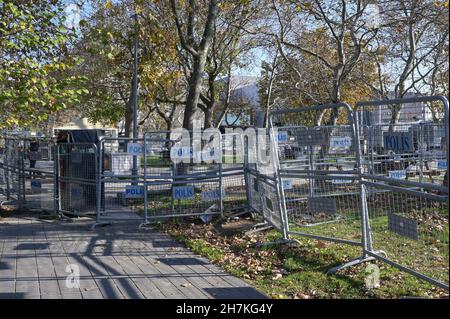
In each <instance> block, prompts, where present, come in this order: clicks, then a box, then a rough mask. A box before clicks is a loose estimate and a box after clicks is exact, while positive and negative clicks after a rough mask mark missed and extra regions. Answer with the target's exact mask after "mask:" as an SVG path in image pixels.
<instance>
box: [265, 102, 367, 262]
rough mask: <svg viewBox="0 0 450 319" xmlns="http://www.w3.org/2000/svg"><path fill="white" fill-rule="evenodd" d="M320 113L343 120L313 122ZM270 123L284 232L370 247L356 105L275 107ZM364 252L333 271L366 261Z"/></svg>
mask: <svg viewBox="0 0 450 319" xmlns="http://www.w3.org/2000/svg"><path fill="white" fill-rule="evenodd" d="M321 113H322V115H323V114H325V115H327V114H334V115H335V116H339V117H338V119H337V120H338V123H339V124H336V125H331V126H329V125H324V126H317V125H315V119H316V118H317V117H318V116H320V114H321ZM269 122H270V128H271V130H272V132H273V135H274V136H275V137H276V143H275V147H274V150H275V153H276V163H275V164H276V165H275V166H276V168H277V172H276V175H277V177H278V179H279V185H280V187H279V189H280V191H281V193H280V197H281V199H282V201H283V205H282V208H283V209H284V215H285V216H286V224H285V232H286V233H287V234H288V235H294V236H295V235H299V236H305V237H309V238H313V239H319V240H326V241H331V242H337V243H344V244H350V245H356V246H361V247H362V248H367V247H366V245H367V240H366V237H367V236H366V220H367V215H366V213H367V211H366V208H365V205H364V189H362V187H361V185H360V183H359V179H360V173H361V171H360V169H361V165H360V162H359V161H360V156H359V152H360V150H359V143H358V142H357V141H359V137H358V131H357V130H356V121H355V120H354V114H353V111H352V109H351V108H350V107H349V106H348V105H347V104H345V103H339V104H330V105H320V106H310V107H302V108H298V109H294V110H291V109H286V110H280V111H274V112H272V113H271V114H270V121H269ZM274 140H275V138H274ZM362 252H363V254H362V256H361V257H358V258H357V259H355V260H354V261H351V262H349V263H348V264H346V265H342V266H340V267H336V268H335V269H332V270H331V271H337V270H338V269H340V268H342V267H347V266H349V265H354V264H355V263H358V262H362V261H365V260H367V259H368V256H367V255H366V254H365V253H364V251H363V249H362Z"/></svg>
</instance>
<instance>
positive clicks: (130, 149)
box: [127, 143, 144, 155]
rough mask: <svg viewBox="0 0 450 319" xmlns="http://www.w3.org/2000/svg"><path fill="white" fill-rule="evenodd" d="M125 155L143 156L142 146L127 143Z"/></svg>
mask: <svg viewBox="0 0 450 319" xmlns="http://www.w3.org/2000/svg"><path fill="white" fill-rule="evenodd" d="M127 153H128V154H130V155H143V154H144V145H142V144H139V143H128V144H127Z"/></svg>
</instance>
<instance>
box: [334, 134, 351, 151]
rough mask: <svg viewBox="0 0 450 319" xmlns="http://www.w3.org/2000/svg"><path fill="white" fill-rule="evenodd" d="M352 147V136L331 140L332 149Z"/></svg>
mask: <svg viewBox="0 0 450 319" xmlns="http://www.w3.org/2000/svg"><path fill="white" fill-rule="evenodd" d="M351 146H352V138H351V137H350V136H345V137H332V138H330V148H332V149H348V148H349V147H351Z"/></svg>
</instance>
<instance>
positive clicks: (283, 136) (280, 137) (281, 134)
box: [278, 131, 289, 143]
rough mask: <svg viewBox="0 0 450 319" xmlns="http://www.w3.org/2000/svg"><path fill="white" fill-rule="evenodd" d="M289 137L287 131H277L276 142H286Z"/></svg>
mask: <svg viewBox="0 0 450 319" xmlns="http://www.w3.org/2000/svg"><path fill="white" fill-rule="evenodd" d="M288 139H289V134H288V132H287V131H279V132H278V142H279V143H284V142H287V141H288Z"/></svg>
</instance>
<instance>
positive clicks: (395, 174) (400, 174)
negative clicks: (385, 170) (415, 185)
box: [389, 170, 406, 179]
mask: <svg viewBox="0 0 450 319" xmlns="http://www.w3.org/2000/svg"><path fill="white" fill-rule="evenodd" d="M389 177H390V178H393V179H406V171H405V170H398V171H389Z"/></svg>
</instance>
